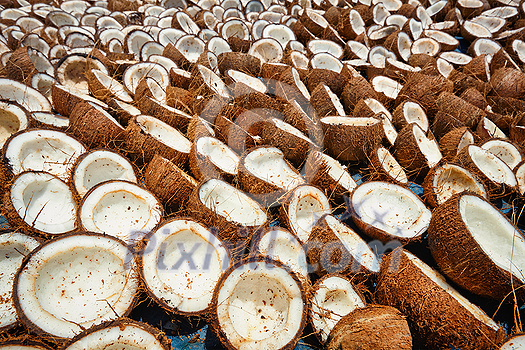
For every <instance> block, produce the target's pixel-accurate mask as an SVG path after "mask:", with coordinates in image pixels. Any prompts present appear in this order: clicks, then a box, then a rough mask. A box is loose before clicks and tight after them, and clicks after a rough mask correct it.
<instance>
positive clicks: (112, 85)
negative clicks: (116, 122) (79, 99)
mask: <svg viewBox="0 0 525 350" xmlns="http://www.w3.org/2000/svg"><path fill="white" fill-rule="evenodd" d="M91 72H92V73H93V74H94V75H95V77H96V79H97V80H98V81H99V82H100V83H101V84H102V85H103V86H104V87H106V89H108V90H109V91H110V92H111V93H112V94H113V95H115V97H116V98H118V99H119V100H121V101H124V102H127V103H132V102H133V98H132V97H131V96H130V95H129V94H128V93H127V92H126V90H125V89H124V85H122V84H121V83H119V82H118V81H117V80H115V79H113V78H112V77H110V76H109V75H107V74H106V73H104V72H102V71H99V70H98V69H92V70H91Z"/></svg>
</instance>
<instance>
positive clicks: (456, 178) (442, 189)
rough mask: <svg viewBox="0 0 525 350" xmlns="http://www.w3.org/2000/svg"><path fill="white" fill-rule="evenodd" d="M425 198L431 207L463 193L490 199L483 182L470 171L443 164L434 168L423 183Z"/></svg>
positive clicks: (450, 164)
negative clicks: (467, 192) (466, 192)
mask: <svg viewBox="0 0 525 350" xmlns="http://www.w3.org/2000/svg"><path fill="white" fill-rule="evenodd" d="M423 190H424V196H425V199H426V201H427V203H428V204H429V205H430V206H431V207H437V206H439V205H441V204H443V203H445V202H446V201H447V200H448V199H449V198H450V197H452V196H453V195H455V194H457V193H461V192H463V191H469V192H472V193H476V194H478V195H480V196H482V197H483V198H488V194H487V190H486V189H485V185H484V184H483V182H481V180H480V179H479V178H478V177H477V176H476V175H474V174H472V173H471V172H470V171H468V170H467V169H465V168H462V167H460V166H458V165H455V164H452V163H446V162H441V163H439V164H438V165H436V166H435V167H434V168H432V169H431V170H430V171H429V172H428V174H427V176H426V177H425V180H424V182H423Z"/></svg>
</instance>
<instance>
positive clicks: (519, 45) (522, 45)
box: [512, 39, 525, 62]
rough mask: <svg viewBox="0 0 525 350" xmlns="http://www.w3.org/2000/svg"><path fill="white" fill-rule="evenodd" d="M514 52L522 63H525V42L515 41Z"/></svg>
mask: <svg viewBox="0 0 525 350" xmlns="http://www.w3.org/2000/svg"><path fill="white" fill-rule="evenodd" d="M512 50H513V51H514V52H515V53H516V55H517V56H518V58H519V60H520V61H521V62H525V42H523V41H522V40H518V39H516V40H514V41H513V42H512Z"/></svg>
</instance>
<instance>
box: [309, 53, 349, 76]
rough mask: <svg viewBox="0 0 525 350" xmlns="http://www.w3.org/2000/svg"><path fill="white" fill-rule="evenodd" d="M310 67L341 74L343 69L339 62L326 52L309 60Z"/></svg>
mask: <svg viewBox="0 0 525 350" xmlns="http://www.w3.org/2000/svg"><path fill="white" fill-rule="evenodd" d="M310 65H311V66H312V68H319V69H328V70H331V71H334V72H336V73H341V70H342V69H343V64H342V63H341V61H340V60H339V59H338V58H336V57H334V56H332V55H331V54H329V53H327V52H321V53H316V54H315V55H314V56H313V57H312V58H311V59H310Z"/></svg>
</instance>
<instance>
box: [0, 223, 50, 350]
mask: <svg viewBox="0 0 525 350" xmlns="http://www.w3.org/2000/svg"><path fill="white" fill-rule="evenodd" d="M0 233H1V234H0V266H1V269H2V274H1V275H0V330H2V331H6V330H8V329H10V328H12V327H14V326H15V325H16V324H17V323H18V316H17V314H16V309H15V306H14V304H13V294H12V293H13V282H14V279H15V274H16V272H17V271H18V269H19V268H20V265H22V260H23V259H24V258H25V256H26V255H27V254H29V253H30V252H31V251H33V250H34V249H35V248H36V247H38V245H39V244H40V242H39V241H37V240H36V239H35V238H33V237H30V236H28V235H26V234H24V233H21V232H14V231H11V230H4V231H0ZM2 348H3V347H2V346H1V345H0V349H2Z"/></svg>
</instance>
